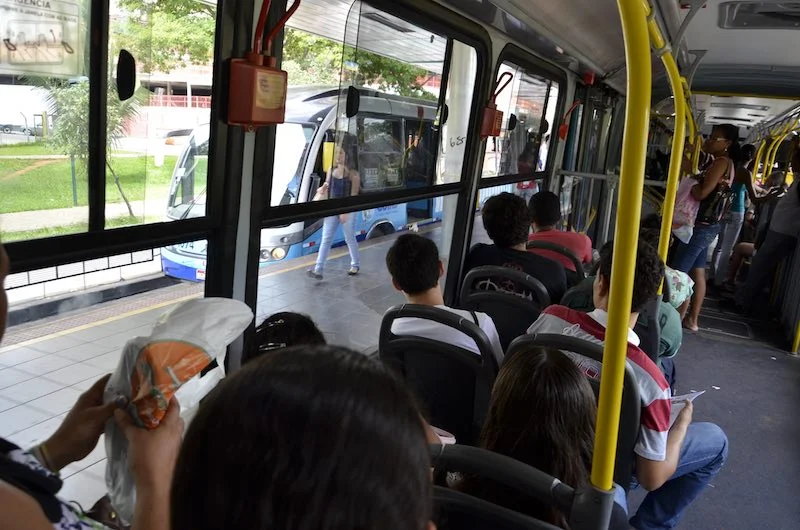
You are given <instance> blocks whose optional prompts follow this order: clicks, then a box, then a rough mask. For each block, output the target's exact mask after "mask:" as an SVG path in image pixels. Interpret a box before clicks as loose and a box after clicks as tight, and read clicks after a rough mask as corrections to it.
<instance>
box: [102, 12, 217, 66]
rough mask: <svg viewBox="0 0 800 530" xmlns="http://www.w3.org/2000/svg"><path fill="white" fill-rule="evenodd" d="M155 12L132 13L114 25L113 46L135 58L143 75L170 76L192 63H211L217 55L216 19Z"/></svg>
mask: <svg viewBox="0 0 800 530" xmlns="http://www.w3.org/2000/svg"><path fill="white" fill-rule="evenodd" d="M188 18H189V19H190V20H186V18H184V17H180V16H178V15H175V14H172V13H167V12H163V11H156V12H152V13H149V14H146V15H137V14H134V13H132V14H131V15H130V16H128V17H126V18H125V19H124V20H123V21H121V22H118V23H117V24H114V25H113V26H112V32H113V37H112V38H113V39H114V45H115V47H117V48H122V49H126V50H128V51H129V52H131V53H132V54H133V56H134V57H136V59H137V62H138V64H139V65H140V67H141V69H142V71H143V72H148V73H152V72H165V73H169V72H170V71H171V70H173V69H175V68H180V67H185V66H187V65H189V64H208V63H210V62H211V60H212V59H213V53H214V26H215V21H214V18H212V17H210V16H208V15H202V14H193V15H188Z"/></svg>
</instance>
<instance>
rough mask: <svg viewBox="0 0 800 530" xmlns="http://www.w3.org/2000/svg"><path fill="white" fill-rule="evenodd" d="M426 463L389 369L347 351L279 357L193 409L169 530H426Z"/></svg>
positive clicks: (306, 349)
mask: <svg viewBox="0 0 800 530" xmlns="http://www.w3.org/2000/svg"><path fill="white" fill-rule="evenodd" d="M431 437H432V438H434V437H433V436H431ZM430 462H431V461H430V453H429V448H428V442H427V439H426V428H425V424H424V422H423V420H422V418H421V416H420V414H419V412H418V410H417V408H416V407H415V406H414V403H413V400H412V398H411V396H410V395H409V393H408V391H407V390H406V389H405V387H404V386H403V383H402V382H401V381H400V380H399V379H398V378H397V377H396V376H395V375H394V374H393V373H391V372H390V371H389V369H388V368H387V367H385V366H384V365H382V364H381V363H379V362H377V361H375V360H372V359H369V358H367V357H365V356H364V355H361V354H359V353H356V352H353V351H351V350H347V349H344V348H336V347H330V346H316V347H312V346H303V347H296V348H284V349H278V350H275V351H273V352H270V354H269V355H264V356H262V357H261V358H258V359H255V360H253V361H252V362H250V363H248V364H247V365H246V366H245V367H244V368H242V369H241V370H240V371H238V372H236V373H235V374H233V375H231V376H230V377H229V378H227V379H226V380H225V381H223V382H222V383H220V385H219V386H218V387H217V388H216V389H215V390H214V391H213V392H212V394H211V395H209V397H208V398H207V399H206V401H205V402H204V403H203V406H202V407H200V410H199V412H198V413H197V416H195V418H194V420H193V421H192V424H191V425H190V426H189V429H188V431H187V433H186V437H185V439H184V442H183V446H182V448H181V453H180V456H179V457H178V462H177V465H176V466H175V474H174V480H173V482H172V493H171V523H172V524H171V528H172V530H212V529H213V530H216V529H219V528H241V529H248V530H272V529H281V530H303V529H312V528H313V529H325V528H330V529H334V528H341V529H345V528H347V529H358V528H363V529H381V530H425V529H426V528H432V527H433V525H432V523H430V519H431V512H432V489H431V488H432V486H431V482H430Z"/></svg>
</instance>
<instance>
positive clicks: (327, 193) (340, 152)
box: [308, 145, 361, 280]
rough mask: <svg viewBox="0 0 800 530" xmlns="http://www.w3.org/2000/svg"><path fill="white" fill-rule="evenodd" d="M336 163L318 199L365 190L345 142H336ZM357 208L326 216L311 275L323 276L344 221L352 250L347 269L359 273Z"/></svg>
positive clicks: (315, 277) (352, 273) (316, 196)
mask: <svg viewBox="0 0 800 530" xmlns="http://www.w3.org/2000/svg"><path fill="white" fill-rule="evenodd" d="M334 157H335V161H336V162H335V164H334V166H333V167H332V168H331V170H330V171H329V172H328V178H327V180H326V181H325V183H324V184H323V185H322V186H320V187H319V189H318V190H317V194H316V195H315V196H314V200H315V201H317V200H323V199H328V198H330V199H338V198H341V197H350V196H352V195H358V193H359V191H361V177H360V176H359V174H358V171H356V170H354V169H352V164H351V163H350V161H351V158H352V157H350V156H348V154H347V153H346V152H345V149H344V146H343V145H338V146H336V151H335V153H334ZM355 220H356V212H353V213H343V214H340V215H333V216H331V217H326V218H325V221H324V223H323V225H322V241H320V244H319V254H318V255H317V264H316V266H315V267H314V268H313V269H310V270H309V271H308V276H309V277H310V278H313V279H315V280H321V279H322V272H323V270H324V268H325V261H326V260H327V259H328V254H329V253H330V251H331V243H332V242H333V236H334V234H336V229H337V228H339V225H340V224H341V225H342V230H343V231H344V240H345V242H346V243H347V249H348V250H349V251H350V270H348V271H347V274H348V275H349V276H355V275H356V274H358V270H359V261H358V241H357V240H356V232H355Z"/></svg>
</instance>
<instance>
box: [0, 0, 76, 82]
mask: <svg viewBox="0 0 800 530" xmlns="http://www.w3.org/2000/svg"><path fill="white" fill-rule="evenodd" d="M80 28H81V6H80V5H79V4H77V3H75V2H64V1H60V0H0V38H2V44H0V74H11V75H44V76H48V77H69V76H77V75H81V74H82V73H83V72H82V70H83V58H82V54H83V48H84V46H83V42H82V40H83V39H84V35H83V34H82V32H81V31H80Z"/></svg>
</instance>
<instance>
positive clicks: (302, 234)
mask: <svg viewBox="0 0 800 530" xmlns="http://www.w3.org/2000/svg"><path fill="white" fill-rule="evenodd" d="M450 198H451V197H437V198H435V199H429V200H427V201H417V202H414V203H408V204H397V205H391V206H383V207H380V208H376V209H372V210H366V211H361V212H352V213H350V214H347V215H348V216H349V217H352V218H353V221H354V226H353V232H354V234H355V237H356V239H357V240H358V244H357V246H358V265H359V272H358V275H356V276H349V275H348V274H347V272H348V270H349V269H350V267H351V265H352V257H351V255H350V252H349V249H348V247H347V245H346V242H345V233H344V229H345V227H347V226H348V225H347V224H345V225H339V223H336V224H337V225H338V226H336V227H335V230H334V231H333V237H332V247H331V248H328V249H323V251H324V252H325V254H327V259H326V260H325V261H324V262H323V263H322V266H321V268H316V262H317V260H318V258H319V256H320V254H319V253H320V251H321V246H322V242H323V241H322V238H323V234H324V231H325V227H324V225H325V223H326V220H325V219H319V218H316V219H308V220H306V221H301V222H299V223H295V224H293V225H290V226H287V227H281V228H269V229H264V230H263V231H262V236H261V240H262V247H263V249H262V254H263V255H264V256H265V257H268V259H269V261H264V262H262V265H263V266H262V268H261V271H260V274H259V281H258V316H257V322H259V323H260V322H261V321H263V320H264V319H265V318H267V317H268V316H270V315H272V314H274V313H277V312H282V311H292V312H299V313H304V314H307V315H309V316H310V317H311V318H312V319H313V320H314V321H315V322H316V324H317V325H318V327H319V328H320V329H321V330H322V331H323V333H324V334H325V337H326V339H327V341H328V342H329V343H332V344H339V345H344V346H349V347H351V348H353V349H356V350H358V351H363V352H365V353H368V352H374V351H375V350H376V349H377V345H378V330H379V329H380V323H381V318H382V317H383V313H384V312H385V311H386V310H387V309H388V308H389V307H391V306H392V305H394V304H398V303H402V302H403V300H404V298H403V295H402V293H400V292H398V291H397V290H395V289H394V287H393V286H392V283H391V279H390V277H389V274H388V272H387V271H386V263H385V257H386V252H387V250H388V249H389V247H390V246H391V244H392V242H393V241H394V239H395V238H396V237H397V235H398V234H399V233H401V232H402V231H406V230H413V231H417V232H418V233H420V234H422V235H425V236H426V237H430V238H431V239H433V240H434V241H435V242H436V243H437V245H439V250H440V254H441V257H442V259H443V261H444V262H445V266H446V265H447V257H448V255H449V253H450V248H449V242H450V240H451V237H450V235H451V234H448V233H445V231H451V230H452V223H449V224H448V223H445V222H442V221H439V220H431V219H428V220H421V219H419V218H418V217H416V216H415V213H416V212H417V211H419V210H431V211H433V212H435V218H436V219H447V218H448V216H454V215H455V211H454V210H452V211H451V210H450V209H449V208H450V207H449V206H448V205H449V204H454V201H449V200H448V199H450ZM422 203H429V204H422ZM336 219H338V216H336ZM348 221H349V218H348ZM327 222H328V223H330V220H328V221H327ZM284 238H289V239H292V240H294V241H296V242H295V243H294V244H292V245H289V246H288V247H287V246H283V247H281V246H272V244H273V243H278V242H280V240H281V239H284ZM267 242H272V243H270V244H268V245H267V246H264V245H265V244H266V243H267ZM281 256H283V257H281ZM277 258H280V259H277ZM309 270H317V271H318V272H319V274H320V275H321V276H322V279H321V280H315V279H313V278H310V277H309V276H308V274H307V271H309Z"/></svg>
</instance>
